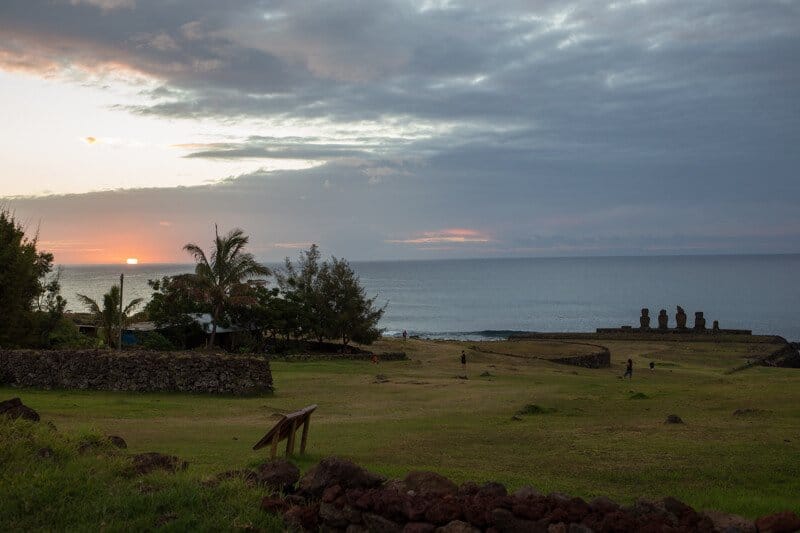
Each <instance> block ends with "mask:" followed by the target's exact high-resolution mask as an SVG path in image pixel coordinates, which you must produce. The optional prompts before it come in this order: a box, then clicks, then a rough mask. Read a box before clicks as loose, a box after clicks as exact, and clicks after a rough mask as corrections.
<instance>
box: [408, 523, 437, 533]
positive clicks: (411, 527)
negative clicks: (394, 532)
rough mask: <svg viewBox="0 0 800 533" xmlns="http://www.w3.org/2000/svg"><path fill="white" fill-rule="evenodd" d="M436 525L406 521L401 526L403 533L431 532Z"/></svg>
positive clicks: (434, 529)
mask: <svg viewBox="0 0 800 533" xmlns="http://www.w3.org/2000/svg"><path fill="white" fill-rule="evenodd" d="M434 531H436V526H434V525H433V524H429V523H427V522H408V523H407V524H406V525H405V527H404V528H403V533H433V532H434Z"/></svg>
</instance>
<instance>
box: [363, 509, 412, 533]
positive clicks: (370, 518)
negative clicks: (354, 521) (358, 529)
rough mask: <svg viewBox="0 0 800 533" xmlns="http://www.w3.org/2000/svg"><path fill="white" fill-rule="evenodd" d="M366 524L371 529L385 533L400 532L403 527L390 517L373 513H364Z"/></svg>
mask: <svg viewBox="0 0 800 533" xmlns="http://www.w3.org/2000/svg"><path fill="white" fill-rule="evenodd" d="M362 518H363V520H364V525H365V526H366V527H367V529H368V530H369V531H381V532H385V533H400V532H401V531H402V530H403V528H401V527H400V526H399V525H398V524H397V522H393V521H392V520H389V519H388V518H384V517H382V516H380V515H377V514H373V513H364V514H363V515H362Z"/></svg>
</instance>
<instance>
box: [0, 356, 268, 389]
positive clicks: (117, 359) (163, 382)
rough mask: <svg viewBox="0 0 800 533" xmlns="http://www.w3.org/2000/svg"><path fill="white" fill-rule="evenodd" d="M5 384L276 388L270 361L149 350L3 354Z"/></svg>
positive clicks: (0, 369) (1, 380)
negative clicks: (273, 385) (273, 386)
mask: <svg viewBox="0 0 800 533" xmlns="http://www.w3.org/2000/svg"><path fill="white" fill-rule="evenodd" d="M0 384H6V385H11V386H14V387H37V388H43V389H54V388H58V389H95V390H112V391H141V392H144V391H151V392H156V391H158V392H162V391H179V392H200V393H211V394H235V395H244V394H257V393H263V392H272V390H273V389H272V373H271V372H270V367H269V361H267V360H266V359H264V358H257V357H239V356H226V355H218V354H198V353H186V352H152V351H144V350H142V351H124V352H122V353H119V352H115V351H110V350H0Z"/></svg>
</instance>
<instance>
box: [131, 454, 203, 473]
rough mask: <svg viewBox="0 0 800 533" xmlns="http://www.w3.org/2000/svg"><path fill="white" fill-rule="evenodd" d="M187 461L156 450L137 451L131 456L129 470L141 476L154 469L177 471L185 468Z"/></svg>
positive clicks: (187, 464)
mask: <svg viewBox="0 0 800 533" xmlns="http://www.w3.org/2000/svg"><path fill="white" fill-rule="evenodd" d="M188 466H189V463H187V462H186V461H184V460H182V459H180V458H178V457H175V456H174V455H164V454H161V453H158V452H147V453H139V454H136V455H134V456H133V458H132V465H131V471H132V473H133V474H134V475H137V476H142V475H145V474H149V473H150V472H153V471H154V470H165V471H167V472H173V473H174V472H177V471H178V470H186V467H188Z"/></svg>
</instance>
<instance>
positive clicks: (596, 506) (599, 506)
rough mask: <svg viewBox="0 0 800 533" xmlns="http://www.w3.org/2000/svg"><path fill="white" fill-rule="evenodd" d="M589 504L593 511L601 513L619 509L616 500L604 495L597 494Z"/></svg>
mask: <svg viewBox="0 0 800 533" xmlns="http://www.w3.org/2000/svg"><path fill="white" fill-rule="evenodd" d="M589 506H590V507H591V508H592V510H593V511H595V512H599V513H602V514H607V513H612V512H614V511H616V510H617V509H619V504H618V503H617V502H615V501H614V500H612V499H610V498H607V497H605V496H598V497H597V498H595V499H594V500H592V501H591V502H589Z"/></svg>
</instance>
